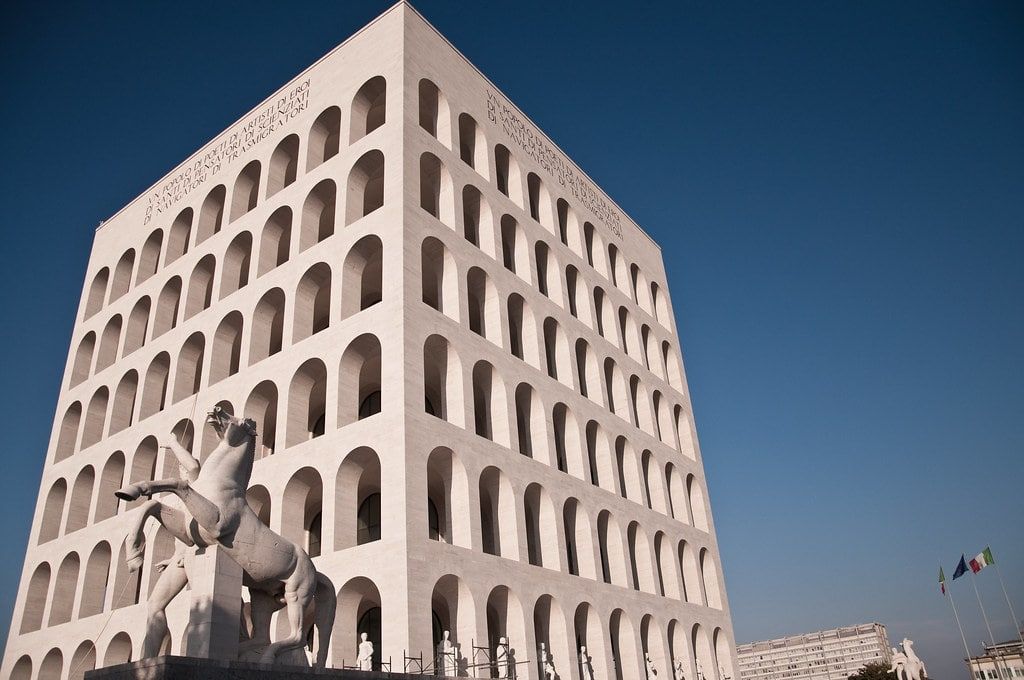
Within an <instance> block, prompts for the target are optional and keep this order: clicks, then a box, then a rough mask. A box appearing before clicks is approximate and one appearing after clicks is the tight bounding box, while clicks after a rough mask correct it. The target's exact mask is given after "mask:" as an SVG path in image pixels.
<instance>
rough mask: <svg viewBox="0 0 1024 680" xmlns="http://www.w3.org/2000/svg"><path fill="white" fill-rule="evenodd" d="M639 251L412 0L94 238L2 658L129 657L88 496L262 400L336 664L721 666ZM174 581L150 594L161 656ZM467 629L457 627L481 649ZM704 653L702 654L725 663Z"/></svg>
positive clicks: (711, 564)
mask: <svg viewBox="0 0 1024 680" xmlns="http://www.w3.org/2000/svg"><path fill="white" fill-rule="evenodd" d="M671 309H672V307H671V304H670V302H669V297H668V290H667V287H666V282H665V270H664V266H663V263H662V258H661V253H660V251H659V249H658V247H657V246H656V245H655V244H654V243H653V242H652V241H651V240H650V238H649V237H647V236H646V235H645V234H644V233H643V232H642V231H641V230H640V229H639V228H638V227H637V226H636V225H635V224H633V222H631V221H630V220H629V218H628V217H627V216H626V215H625V214H623V213H622V212H621V210H620V209H619V208H618V207H617V206H616V205H615V204H614V203H613V202H612V201H611V200H610V199H609V198H607V197H606V196H605V195H604V194H603V193H602V192H601V191H600V190H599V189H598V188H597V187H596V186H595V185H594V184H593V183H592V182H591V180H590V179H589V178H588V177H586V175H584V174H583V173H582V172H581V171H580V170H579V169H578V168H577V167H576V166H574V165H573V164H572V162H571V161H569V160H568V158H567V157H566V156H565V155H564V154H563V153H562V152H561V151H560V150H559V149H558V148H557V147H555V146H554V145H553V143H552V142H550V141H549V140H548V139H547V138H546V137H544V136H543V135H542V134H541V133H540V132H539V131H538V130H537V128H536V127H535V126H533V125H532V123H531V122H530V121H529V120H528V119H527V118H526V117H525V116H524V115H523V114H522V113H520V112H519V111H518V110H517V109H515V108H514V106H513V105H512V104H510V103H509V102H508V101H507V100H506V99H505V98H504V96H503V95H502V94H501V93H500V92H498V91H497V90H496V89H495V88H494V87H493V85H492V84H491V83H490V82H489V81H487V80H486V79H485V78H484V77H483V76H482V75H481V74H480V73H479V72H478V71H476V70H475V69H474V68H473V66H472V65H471V64H469V63H468V62H467V61H466V60H465V59H464V58H463V57H462V56H461V55H460V54H459V53H458V52H456V51H455V50H454V49H453V48H452V46H451V45H450V44H448V43H447V42H446V41H445V40H444V38H443V37H441V36H440V35H439V34H438V33H437V32H436V31H435V30H434V29H433V28H432V27H431V26H429V25H428V24H427V23H426V22H425V21H424V20H423V19H422V17H420V16H419V15H418V14H417V13H416V12H415V11H414V10H412V9H411V8H410V7H409V6H408V5H405V4H399V5H396V6H395V7H393V8H392V9H391V10H389V11H388V12H386V13H385V14H384V15H382V16H381V17H379V18H378V19H377V20H376V21H374V22H373V23H372V24H370V25H369V26H367V27H366V28H365V29H363V30H362V31H360V32H359V33H358V34H356V35H355V36H353V37H352V38H351V39H349V40H348V41H346V42H345V43H343V44H342V45H341V46H339V47H338V48H337V49H335V50H334V51H332V52H331V53H330V54H328V55H327V56H325V57H324V58H323V59H321V60H320V61H319V62H317V63H316V64H314V65H313V66H312V67H310V68H309V69H308V70H307V71H306V72H304V73H302V74H301V75H299V76H298V77H297V78H296V79H295V80H293V81H292V82H290V83H288V84H287V85H285V86H284V87H283V88H282V89H281V90H280V91H279V92H277V93H275V94H274V95H273V96H271V97H270V98H269V99H268V100H267V101H266V102H264V103H263V104H261V105H260V106H258V107H257V108H256V109H254V110H253V111H252V112H251V113H250V114H248V115H247V116H245V117H244V118H243V119H242V120H240V121H238V122H237V123H236V124H235V125H233V126H231V127H230V128H229V129H228V130H227V131H226V132H225V133H223V134H222V135H221V136H219V137H218V138H216V139H214V140H213V141H212V142H210V144H208V145H207V146H206V147H204V148H203V149H202V150H200V151H199V152H198V153H197V154H195V155H194V156H193V157H192V158H190V159H189V160H187V161H186V162H185V163H183V164H182V165H181V166H179V167H178V168H177V169H175V170H174V171H173V172H172V173H170V175H168V176H167V177H165V178H164V179H162V180H160V182H158V183H157V184H156V185H155V186H154V187H153V188H151V189H150V190H149V191H148V192H146V194H144V195H143V196H141V197H139V198H138V199H136V200H135V201H133V202H132V203H130V204H129V205H128V206H126V207H125V208H124V209H123V210H121V211H120V212H119V213H117V214H116V215H115V216H113V217H112V218H111V219H110V220H108V221H107V222H106V223H104V224H103V225H102V226H101V228H99V229H98V230H97V232H96V236H95V243H94V246H93V251H92V255H91V258H90V262H89V267H88V272H87V275H86V283H85V286H84V290H83V294H82V302H81V306H80V310H79V314H78V320H77V324H76V325H75V328H74V332H73V336H72V341H71V349H70V353H69V357H68V363H67V370H66V373H65V380H64V383H63V385H62V389H61V392H60V396H59V399H58V404H57V413H56V418H55V423H54V429H53V435H52V438H51V443H50V447H49V451H48V452H47V462H46V466H45V469H44V471H43V478H42V482H41V488H40V495H39V501H38V506H37V509H36V514H35V520H34V523H33V527H32V533H31V538H30V541H29V546H28V550H27V554H26V559H25V567H24V572H23V576H22V583H21V588H20V590H19V595H18V600H17V603H16V605H15V609H14V618H13V622H12V626H11V634H10V637H9V639H8V643H7V649H6V652H5V655H4V659H3V669H2V671H3V673H2V674H3V676H4V677H13V678H17V679H18V680H25V679H28V678H32V679H35V678H39V679H41V680H42V679H53V678H68V677H80V676H81V673H82V672H84V670H85V669H87V668H91V667H93V666H94V665H95V666H103V665H108V664H111V663H115V662H119V661H123V660H125V659H128V658H130V657H131V658H134V657H136V656H137V655H138V651H139V646H140V644H141V631H142V630H143V626H144V620H145V613H146V612H145V600H146V594H147V592H148V591H149V589H150V588H151V587H152V584H153V583H154V581H155V577H156V573H157V570H156V569H155V567H154V565H156V564H157V563H159V562H160V561H162V560H165V559H167V558H168V557H169V556H170V554H171V551H172V549H173V546H172V542H171V540H170V537H169V535H167V534H166V532H165V531H158V530H157V529H156V527H155V526H153V527H151V535H150V536H149V539H148V544H147V554H146V559H145V564H144V567H143V569H142V571H141V574H140V575H139V576H133V575H132V574H130V573H129V572H128V571H127V570H126V568H125V565H124V554H123V552H124V548H123V538H124V536H125V533H126V531H127V527H128V526H129V524H130V521H131V517H132V513H133V510H134V509H135V507H136V504H137V502H133V503H128V504H125V503H119V502H118V501H117V499H116V498H115V497H114V495H113V491H114V490H115V489H117V488H118V487H120V486H122V485H123V484H127V483H128V482H132V481H138V480H142V479H152V478H154V477H157V478H159V477H167V476H177V471H176V469H175V464H174V461H173V459H172V458H171V457H170V456H169V455H168V454H167V453H166V452H165V451H163V450H161V449H159V448H158V442H160V440H161V439H162V438H163V437H165V436H166V435H167V434H168V433H170V432H172V431H173V432H175V433H177V434H178V435H179V436H181V437H182V438H183V440H184V441H186V442H187V443H188V444H189V446H190V447H191V450H192V451H193V453H195V454H197V455H198V456H199V457H200V458H202V457H204V456H205V455H208V454H209V452H210V450H211V447H212V446H213V444H214V441H215V440H214V438H213V437H212V433H210V432H208V431H204V428H203V426H202V421H203V417H204V414H205V412H206V411H207V410H208V409H209V408H210V407H212V406H213V405H214V404H221V405H222V406H223V407H225V408H229V409H231V410H232V411H233V412H235V413H239V412H243V413H244V414H245V415H247V416H250V417H252V418H255V419H256V420H257V421H258V422H259V436H260V440H259V443H260V455H261V457H260V459H259V460H258V461H257V463H256V469H255V471H254V474H253V486H252V488H251V490H250V492H249V498H250V503H251V505H253V507H254V508H255V509H257V511H258V513H259V514H260V515H261V517H262V518H263V519H264V520H265V521H266V522H267V523H269V525H270V526H271V527H272V528H274V529H275V530H277V531H279V532H280V533H281V534H283V535H284V536H286V537H289V538H292V539H295V540H298V541H301V542H302V543H303V544H304V545H305V546H307V547H308V549H309V551H310V553H311V554H312V555H314V557H315V562H316V565H317V568H318V569H319V570H321V571H323V572H324V573H326V574H327V575H328V576H329V577H330V578H331V579H332V580H333V582H334V584H335V585H336V587H337V588H338V591H339V606H338V614H337V620H336V625H335V629H334V635H333V638H332V640H333V641H332V644H331V651H330V659H331V661H332V663H333V665H335V666H340V665H342V664H343V663H344V664H346V665H352V664H353V663H354V661H355V658H356V641H357V633H358V632H368V633H369V636H370V638H371V639H372V640H374V641H375V643H376V647H377V650H378V653H380V654H381V656H382V660H383V662H385V663H386V662H387V661H388V660H389V659H390V661H391V663H392V667H393V668H394V670H401V669H402V664H403V659H404V656H405V655H406V654H408V655H409V656H414V657H415V656H419V655H420V654H421V653H422V655H423V656H424V657H425V659H427V661H428V662H429V658H430V657H431V655H432V650H433V649H434V648H435V646H436V644H437V641H438V640H439V639H440V635H441V631H442V630H446V629H447V630H451V631H452V638H453V639H454V641H455V642H456V644H457V645H458V649H459V653H460V667H461V668H460V673H461V674H464V675H466V674H468V675H479V676H487V675H489V673H490V669H489V668H487V667H486V666H483V665H481V666H475V665H474V664H483V663H485V661H486V657H487V656H488V652H487V648H491V649H493V647H494V645H495V644H496V642H497V638H498V637H499V636H501V635H507V636H508V638H509V643H510V646H511V647H512V648H513V649H514V650H515V658H516V659H517V660H518V661H519V662H520V664H519V665H518V666H517V673H518V674H519V675H520V676H522V677H527V678H530V679H531V680H533V679H536V678H538V675H539V671H538V666H537V659H538V655H537V651H536V650H537V649H538V645H539V643H541V642H544V643H545V644H546V647H547V649H548V650H549V654H550V659H551V661H552V662H553V664H554V666H555V668H556V669H557V670H558V672H559V675H560V677H562V678H565V679H566V680H568V678H574V679H578V678H580V665H579V659H578V653H577V650H578V648H579V645H581V644H585V645H586V646H587V648H588V651H589V653H590V655H591V657H592V664H593V669H594V675H595V677H596V678H597V679H598V680H606V679H608V680H612V679H614V678H616V677H620V678H622V679H623V680H639V679H642V678H644V677H645V675H646V671H645V664H644V660H643V656H644V652H645V651H646V652H649V653H650V655H651V659H652V662H653V664H654V666H655V668H657V669H658V670H659V673H660V676H661V678H662V680H664V679H665V678H671V677H672V676H671V670H670V669H671V667H672V666H673V661H674V660H676V659H679V660H682V661H683V666H684V668H685V669H686V670H685V672H686V674H687V677H688V678H690V679H691V680H692V679H693V678H695V677H696V676H697V674H698V669H699V673H700V674H701V675H702V676H703V678H704V680H724V679H725V678H733V677H735V673H734V671H733V668H735V658H736V657H735V651H734V648H733V644H732V626H731V623H730V618H729V609H728V604H727V601H726V597H725V589H724V587H723V585H722V584H723V580H722V572H721V569H720V566H719V560H718V549H717V544H716V541H715V535H714V530H713V525H712V521H711V514H710V510H709V506H708V503H707V493H706V486H705V481H704V474H703V470H702V466H701V457H700V451H699V448H698V446H697V443H696V437H695V435H694V430H693V421H692V418H691V406H690V401H689V395H688V393H687V390H686V383H685V377H684V374H683V368H682V363H681V358H680V350H679V342H678V335H677V334H676V329H675V323H674V321H673V318H672V313H671ZM187 600H188V596H187V594H186V595H183V596H182V597H179V598H178V600H176V601H175V602H174V604H173V605H172V607H171V608H170V609H169V618H170V628H171V631H172V634H171V637H170V639H169V640H168V641H167V644H168V645H169V649H170V650H171V651H172V652H173V653H187V652H188V650H185V649H183V648H182V646H183V642H182V641H183V639H184V627H185V624H186V620H185V619H186V616H185V615H186V612H187V610H188V602H187ZM474 644H475V645H476V646H478V647H480V648H482V649H481V650H474V649H473V646H474ZM720 675H721V676H724V677H723V678H721V679H720V678H719V676H720Z"/></svg>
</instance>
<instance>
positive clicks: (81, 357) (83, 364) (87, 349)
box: [68, 331, 96, 387]
mask: <svg viewBox="0 0 1024 680" xmlns="http://www.w3.org/2000/svg"><path fill="white" fill-rule="evenodd" d="M95 351H96V333H94V332H93V331H89V332H88V333H86V334H85V336H84V337H83V338H82V339H81V340H80V341H79V343H78V349H77V350H75V360H74V361H73V362H72V364H71V377H70V379H69V380H68V387H74V386H75V385H79V384H81V383H82V382H84V381H85V380H87V379H88V378H89V373H90V371H91V370H92V355H93V353H94V352H95Z"/></svg>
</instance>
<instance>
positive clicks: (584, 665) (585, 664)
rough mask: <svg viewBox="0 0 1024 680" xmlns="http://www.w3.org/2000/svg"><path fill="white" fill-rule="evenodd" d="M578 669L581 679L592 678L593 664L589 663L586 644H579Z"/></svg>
mask: <svg viewBox="0 0 1024 680" xmlns="http://www.w3.org/2000/svg"><path fill="white" fill-rule="evenodd" d="M580 669H581V670H582V673H581V675H582V676H583V680H594V665H593V663H591V659H590V655H589V654H587V646H586V645H580Z"/></svg>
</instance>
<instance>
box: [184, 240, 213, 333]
mask: <svg viewBox="0 0 1024 680" xmlns="http://www.w3.org/2000/svg"><path fill="white" fill-rule="evenodd" d="M216 267H217V260H216V259H214V257H213V255H207V256H206V257H204V258H203V259H201V260H199V263H198V264H197V265H196V268H195V269H193V270H192V276H191V277H190V278H189V281H188V295H187V296H186V297H185V318H186V319H190V318H192V317H193V316H195V315H196V314H198V313H199V312H201V311H203V310H204V309H207V308H209V306H210V303H211V302H213V272H214V269H216Z"/></svg>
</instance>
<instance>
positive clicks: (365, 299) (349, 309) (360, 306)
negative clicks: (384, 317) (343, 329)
mask: <svg viewBox="0 0 1024 680" xmlns="http://www.w3.org/2000/svg"><path fill="white" fill-rule="evenodd" d="M383 268H384V247H383V245H382V244H381V241H380V238H379V237H377V236H375V235H373V234H370V235H367V236H364V237H363V238H361V239H359V240H358V241H356V243H355V245H353V246H352V248H351V250H349V251H348V255H346V256H345V265H344V267H343V269H342V281H341V318H342V319H347V318H348V317H350V316H351V315H353V314H355V313H357V312H360V311H362V310H364V309H369V308H370V307H372V306H373V305H375V304H377V303H378V302H380V301H381V300H382V299H383V293H384V274H383Z"/></svg>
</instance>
